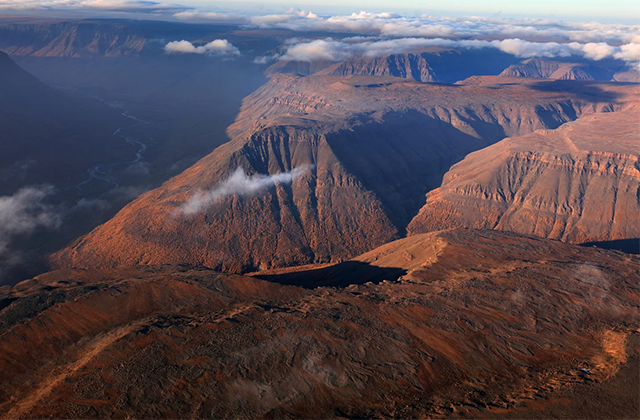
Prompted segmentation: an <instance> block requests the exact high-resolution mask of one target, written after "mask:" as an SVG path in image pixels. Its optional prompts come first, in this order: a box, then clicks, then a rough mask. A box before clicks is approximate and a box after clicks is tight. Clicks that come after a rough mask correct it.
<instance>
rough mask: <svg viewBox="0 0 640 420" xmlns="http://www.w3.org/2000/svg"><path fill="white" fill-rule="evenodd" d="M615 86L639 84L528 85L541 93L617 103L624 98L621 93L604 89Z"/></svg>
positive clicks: (558, 82) (571, 82)
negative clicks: (556, 93)
mask: <svg viewBox="0 0 640 420" xmlns="http://www.w3.org/2000/svg"><path fill="white" fill-rule="evenodd" d="M607 84H610V85H614V84H615V86H637V85H638V84H637V83H625V82H598V81H593V80H588V81H582V80H552V81H549V80H546V81H542V82H537V83H532V84H530V85H527V86H528V87H529V88H530V89H533V90H538V91H541V92H566V93H570V94H571V97H572V98H575V99H579V100H584V101H589V102H612V103H616V102H617V101H618V99H620V98H621V97H622V94H621V93H618V92H612V91H607V90H604V89H603V88H602V86H604V85H607Z"/></svg>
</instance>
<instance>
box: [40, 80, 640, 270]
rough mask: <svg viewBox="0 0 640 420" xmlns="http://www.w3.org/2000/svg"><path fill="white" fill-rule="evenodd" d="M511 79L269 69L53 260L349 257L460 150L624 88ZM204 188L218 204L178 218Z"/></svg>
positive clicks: (377, 235)
mask: <svg viewBox="0 0 640 420" xmlns="http://www.w3.org/2000/svg"><path fill="white" fill-rule="evenodd" d="M513 81H514V79H507V80H505V79H501V78H494V79H491V81H490V82H487V84H481V85H474V84H470V85H456V86H438V85H428V84H420V83H416V82H407V81H404V80H402V79H394V78H384V77H362V76H348V77H337V76H311V77H303V78H296V77H291V76H277V77H274V78H273V79H272V80H271V81H270V82H269V83H268V84H267V85H265V86H264V87H263V88H261V89H259V90H258V91H257V92H255V93H254V94H252V95H251V96H249V97H248V98H247V99H246V100H245V103H244V106H243V110H242V112H241V113H240V115H239V117H238V119H237V121H236V123H234V124H233V125H232V126H231V127H230V128H229V135H230V137H231V138H232V141H231V142H229V143H227V144H225V145H223V146H221V147H219V148H218V149H216V150H215V151H214V152H213V153H211V154H210V155H209V156H207V157H205V158H204V159H202V160H201V161H199V162H198V163H197V164H195V165H194V166H193V167H191V168H190V169H188V170H186V171H185V172H183V173H182V174H181V175H179V176H177V177H175V178H173V179H172V180H170V181H168V182H167V183H165V184H164V185H163V186H162V187H160V188H158V189H156V190H153V191H150V192H149V193H147V194H145V195H143V196H141V197H140V198H139V199H137V200H136V201H134V202H133V203H131V204H130V205H128V206H127V207H125V208H124V209H123V210H122V211H121V212H120V213H119V214H118V215H116V217H115V218H114V219H112V220H111V221H109V222H108V223H106V224H104V225H102V226H100V227H99V228H97V229H95V230H94V231H93V232H91V233H90V234H89V235H88V236H86V237H84V238H82V239H81V240H79V241H77V242H76V243H74V244H72V245H71V246H70V247H69V248H68V249H65V250H62V251H61V252H59V253H57V254H56V255H54V256H53V258H52V260H53V262H54V263H55V264H57V265H58V266H67V267H68V266H73V267H111V266H117V265H122V264H159V263H166V262H186V263H190V264H202V265H205V266H207V267H211V268H216V269H221V270H224V271H232V272H246V271H254V270H258V269H267V268H271V267H282V266H289V265H300V264H307V263H319V262H329V261H338V260H342V259H345V258H350V257H352V256H354V255H357V254H359V253H361V252H364V251H367V250H370V249H373V248H374V247H376V246H378V245H381V244H383V243H385V242H388V241H389V240H391V239H393V238H395V237H396V236H397V235H398V234H399V233H402V232H403V230H404V227H405V226H406V225H407V224H408V223H409V221H410V220H411V218H412V217H413V215H414V214H416V213H417V211H418V210H419V208H420V207H421V206H422V205H423V204H424V194H425V193H426V192H427V191H429V190H430V189H432V188H435V187H437V186H438V185H439V183H440V177H441V176H442V174H443V173H444V172H445V171H446V170H447V168H449V167H450V165H451V164H452V163H454V162H456V161H458V160H459V159H461V158H462V157H463V156H464V155H465V154H466V153H469V152H471V151H473V150H477V149H480V148H482V147H485V146H486V145H488V144H491V143H494V142H496V141H498V140H500V139H502V138H504V137H505V136H513V135H519V134H525V133H528V132H531V131H533V130H536V129H540V128H555V127H557V126H559V125H560V124H562V123H564V122H566V121H570V120H572V119H574V118H576V116H578V115H582V114H589V113H593V112H598V111H601V110H607V111H613V110H616V109H618V108H620V107H621V106H623V105H624V103H625V101H627V99H625V95H627V94H632V93H633V91H632V90H630V89H629V88H628V87H626V86H618V85H614V84H608V85H575V84H571V83H568V82H567V83H549V82H543V83H537V82H536V83H533V82H527V81H524V83H523V84H516V83H513ZM514 98H518V99H517V100H514ZM304 165H313V167H312V168H310V169H308V170H307V171H306V172H304V173H303V174H301V175H300V176H299V177H298V178H296V179H294V180H293V181H292V182H291V183H290V184H288V183H279V184H278V183H277V184H276V185H273V186H270V187H268V188H264V189H263V190H262V191H259V192H258V193H256V194H253V195H251V196H250V197H246V196H241V195H238V194H235V190H232V189H230V188H228V185H230V184H229V182H231V181H229V182H227V179H228V178H229V177H230V176H231V174H233V173H235V171H236V169H237V168H243V169H244V171H245V172H247V173H249V174H271V175H275V174H280V173H283V172H287V171H290V170H292V169H295V168H300V167H303V166H304ZM233 182H235V181H233ZM234 185H235V184H234ZM220 188H222V190H220ZM212 189H213V190H214V191H216V192H215V194H217V195H218V198H217V199H216V200H215V203H210V204H211V205H207V206H203V207H202V208H199V209H197V210H198V211H195V212H192V213H195V214H189V215H184V214H182V213H183V210H184V206H185V205H191V204H192V203H193V202H190V200H192V199H193V198H194V197H197V196H198V193H199V192H200V191H210V190H212ZM219 191H226V192H225V193H224V194H222V193H220V192H219Z"/></svg>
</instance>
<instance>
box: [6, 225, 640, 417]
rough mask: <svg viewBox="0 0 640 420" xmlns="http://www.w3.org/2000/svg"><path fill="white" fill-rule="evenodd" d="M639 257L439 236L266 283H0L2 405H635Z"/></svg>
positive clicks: (205, 408) (329, 413)
mask: <svg viewBox="0 0 640 420" xmlns="http://www.w3.org/2000/svg"><path fill="white" fill-rule="evenodd" d="M639 263H640V259H638V257H635V256H630V255H627V254H622V253H618V252H611V251H604V250H600V249H597V248H583V247H578V246H575V245H570V244H565V243H561V242H556V241H550V240H544V239H535V238H528V237H522V236H518V235H515V234H511V233H503V232H496V231H475V230H453V231H444V232H438V233H431V234H423V235H416V236H412V237H408V238H405V239H401V240H399V241H397V242H393V243H390V244H387V245H384V246H383V247H381V248H379V249H376V250H373V251H371V252H369V253H367V254H364V255H362V256H360V257H358V258H356V259H354V260H351V261H345V262H343V263H341V264H338V265H335V266H331V267H325V268H319V269H316V268H307V269H306V270H305V271H300V269H298V271H297V272H296V273H293V274H292V273H289V274H287V273H284V274H272V275H271V276H270V280H271V282H267V281H262V280H259V279H256V278H250V277H245V276H237V275H229V274H221V273H216V272H213V271H209V270H206V269H203V268H191V267H188V266H167V265H165V266H157V267H153V266H148V267H138V268H134V267H122V268H118V269H115V270H79V271H75V270H61V271H56V272H52V273H48V274H44V275H41V276H39V277H36V278H34V279H32V280H28V281H25V282H22V283H20V284H18V285H16V286H14V287H13V288H10V287H4V288H0V308H2V309H0V337H1V339H0V371H2V372H3V375H4V379H3V381H1V382H0V416H2V417H6V418H43V417H54V418H62V417H65V418H66V417H73V418H87V417H110V418H111V417H133V418H143V417H144V418H149V417H153V418H159V417H163V416H166V417H171V418H185V417H199V418H230V417H252V418H256V417H270V418H273V417H277V418H289V417H304V418H334V417H350V418H370V417H375V418H380V417H385V418H389V417H400V418H418V417H465V418H483V417H496V416H503V417H508V418H513V417H523V418H533V417H539V416H542V417H545V413H546V416H547V417H561V416H558V414H557V413H558V412H562V410H566V409H567V407H571V408H572V410H573V412H574V413H579V414H580V415H584V416H588V417H602V418H609V417H612V416H615V417H616V418H618V417H619V418H628V417H633V416H634V415H635V413H637V406H638V395H637V392H636V387H635V386H628V387H626V388H625V387H621V386H620V385H619V384H620V381H621V380H624V379H625V378H627V377H628V376H629V375H630V374H632V372H634V371H635V372H636V374H637V371H638V370H637V368H638V357H637V348H638V340H637V339H638V333H637V329H638V328H639V327H640V325H639V324H638V319H637V316H635V315H636V314H637V310H638V307H637V306H638V295H639V293H640V290H639V289H638V284H639V283H640V277H639V276H638V270H637V267H638V264H639ZM381 273H382V274H381ZM293 275H295V276H297V277H292V276H293ZM383 280H386V281H383ZM277 282H280V283H289V285H282V284H277ZM318 284H325V285H326V286H340V287H337V288H336V287H320V288H313V287H314V286H315V285H318ZM301 286H304V287H301ZM630 378H631V380H632V378H633V376H631V377H630ZM630 383H631V384H633V382H630ZM616 387H617V388H616ZM612 392H614V393H612ZM606 395H615V398H611V399H610V400H608V402H607V404H599V401H600V400H601V398H602V397H603V396H606ZM554 410H555V411H554ZM549 413H551V415H550V414H549ZM553 413H556V414H555V415H553Z"/></svg>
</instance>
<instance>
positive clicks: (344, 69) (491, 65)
mask: <svg viewBox="0 0 640 420" xmlns="http://www.w3.org/2000/svg"><path fill="white" fill-rule="evenodd" d="M516 60H517V59H516V58H515V57H514V56H512V55H509V54H506V53H503V52H500V51H495V50H482V51H477V50H467V49H461V50H455V49H450V48H441V47H431V48H427V49H421V50H417V51H414V52H407V53H396V54H385V55H382V56H380V57H366V56H356V57H353V58H350V59H348V60H344V61H341V62H338V63H332V62H330V61H312V62H305V61H278V62H277V63H275V64H274V65H272V66H271V67H269V68H268V69H267V71H266V73H267V75H270V76H272V75H275V74H280V73H293V74H297V75H301V76H308V75H311V74H317V75H332V76H351V75H360V76H392V77H400V78H403V79H411V80H416V81H419V82H436V83H454V82H457V81H459V80H463V79H466V78H468V77H470V76H472V75H476V76H482V75H496V74H498V73H500V71H501V70H502V69H504V68H505V66H508V65H510V64H512V63H514V62H515V61H516Z"/></svg>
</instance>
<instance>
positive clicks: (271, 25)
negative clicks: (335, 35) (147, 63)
mask: <svg viewBox="0 0 640 420" xmlns="http://www.w3.org/2000/svg"><path fill="white" fill-rule="evenodd" d="M174 16H175V17H176V18H179V19H182V20H186V19H192V20H200V21H207V20H210V21H224V20H230V19H233V20H236V21H241V20H244V23H245V24H246V25H248V26H252V27H258V28H263V29H289V30H293V31H328V32H340V33H357V34H364V35H373V36H380V37H384V38H408V37H430V38H451V39H453V38H458V39H461V38H471V37H486V36H492V37H499V38H502V39H505V38H529V39H532V38H536V39H547V40H553V41H561V42H563V41H576V42H581V43H588V42H615V43H625V44H626V43H630V42H635V43H640V38H639V37H640V25H621V24H604V23H598V22H586V23H581V22H563V21H559V20H551V19H511V18H501V17H485V16H468V17H447V16H431V15H421V16H416V17H408V16H401V15H398V14H395V13H368V12H365V11H362V12H359V13H352V14H351V15H334V16H319V15H317V14H315V13H313V12H311V11H304V10H299V9H289V10H288V11H286V12H284V13H280V14H273V15H266V16H245V17H244V19H243V18H242V16H241V15H237V14H235V15H234V14H225V13H215V12H202V11H190V12H185V13H178V14H176V15H174ZM634 39H636V41H634Z"/></svg>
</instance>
